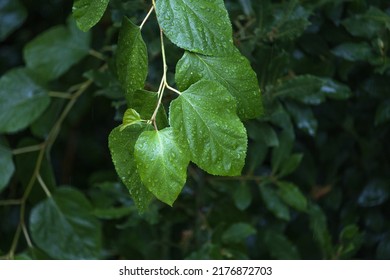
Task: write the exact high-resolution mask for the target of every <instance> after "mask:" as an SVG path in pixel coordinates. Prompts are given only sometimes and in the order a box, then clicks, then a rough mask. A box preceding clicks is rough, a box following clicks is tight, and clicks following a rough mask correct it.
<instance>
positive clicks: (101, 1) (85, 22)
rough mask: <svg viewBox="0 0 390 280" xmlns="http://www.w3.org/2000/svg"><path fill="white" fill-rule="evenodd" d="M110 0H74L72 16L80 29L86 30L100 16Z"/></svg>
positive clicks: (96, 21)
mask: <svg viewBox="0 0 390 280" xmlns="http://www.w3.org/2000/svg"><path fill="white" fill-rule="evenodd" d="M108 2H110V0H75V1H74V3H73V9H72V12H73V16H74V18H75V19H76V23H77V26H78V27H79V28H80V29H81V30H82V31H84V32H85V31H88V30H89V29H90V28H91V27H93V26H94V25H95V24H96V23H98V22H99V20H100V19H101V18H102V16H103V14H104V12H105V11H106V9H107V5H108Z"/></svg>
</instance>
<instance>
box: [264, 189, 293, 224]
mask: <svg viewBox="0 0 390 280" xmlns="http://www.w3.org/2000/svg"><path fill="white" fill-rule="evenodd" d="M259 188H260V193H261V196H262V197H263V201H264V204H265V207H267V209H268V210H269V211H271V212H272V213H273V214H274V215H275V216H276V217H277V218H279V219H281V220H285V221H289V220H290V211H289V209H288V207H287V206H286V205H285V204H284V203H283V202H282V201H281V200H280V198H279V196H278V194H277V193H276V191H275V190H274V189H273V188H272V187H271V186H270V185H269V184H266V183H262V184H260V186H259Z"/></svg>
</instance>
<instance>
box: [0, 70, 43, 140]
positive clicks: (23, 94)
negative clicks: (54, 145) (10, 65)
mask: <svg viewBox="0 0 390 280" xmlns="http://www.w3.org/2000/svg"><path fill="white" fill-rule="evenodd" d="M49 103H50V98H49V95H48V93H47V91H46V90H45V89H44V88H43V87H42V86H41V85H40V82H39V80H38V79H37V78H36V77H35V75H32V73H31V72H30V71H28V70H27V69H24V68H17V69H13V70H11V71H9V72H7V73H6V74H4V75H3V76H2V77H1V79H0V132H7V133H12V132H16V131H19V130H22V129H24V128H26V127H27V126H29V125H30V124H31V123H32V122H34V121H35V120H36V119H37V118H38V117H39V116H40V115H41V114H42V113H43V111H44V110H45V109H46V108H47V106H48V105H49Z"/></svg>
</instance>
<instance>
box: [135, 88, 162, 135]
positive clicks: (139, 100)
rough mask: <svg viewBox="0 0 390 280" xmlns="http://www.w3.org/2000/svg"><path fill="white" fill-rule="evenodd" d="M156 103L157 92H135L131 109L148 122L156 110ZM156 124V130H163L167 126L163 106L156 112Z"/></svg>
mask: <svg viewBox="0 0 390 280" xmlns="http://www.w3.org/2000/svg"><path fill="white" fill-rule="evenodd" d="M157 103H158V95H157V92H152V91H147V90H137V91H136V92H135V94H134V95H133V99H132V100H131V107H132V108H134V109H136V110H137V112H138V113H139V114H140V115H141V118H142V119H144V120H150V118H151V117H152V115H153V113H154V110H155V109H156V106H157ZM156 124H157V127H158V129H163V128H165V127H167V126H168V118H167V113H166V112H165V108H164V106H160V108H159V110H158V112H157V116H156Z"/></svg>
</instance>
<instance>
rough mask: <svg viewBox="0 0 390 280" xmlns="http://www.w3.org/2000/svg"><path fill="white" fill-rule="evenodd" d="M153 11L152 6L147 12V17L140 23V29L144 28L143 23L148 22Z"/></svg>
mask: <svg viewBox="0 0 390 280" xmlns="http://www.w3.org/2000/svg"><path fill="white" fill-rule="evenodd" d="M153 10H154V6H152V7H151V8H150V10H149V12H148V13H147V15H146V16H145V18H144V20H143V21H142V23H141V25H140V26H139V28H140V29H142V27H143V26H144V24H145V22H146V21H147V20H148V18H149V16H150V14H151V13H152V12H153Z"/></svg>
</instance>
